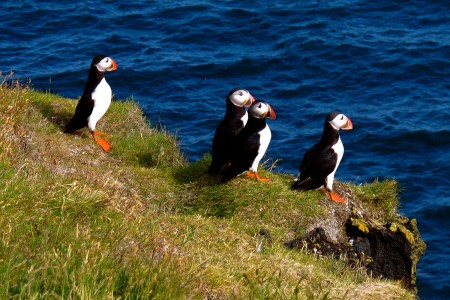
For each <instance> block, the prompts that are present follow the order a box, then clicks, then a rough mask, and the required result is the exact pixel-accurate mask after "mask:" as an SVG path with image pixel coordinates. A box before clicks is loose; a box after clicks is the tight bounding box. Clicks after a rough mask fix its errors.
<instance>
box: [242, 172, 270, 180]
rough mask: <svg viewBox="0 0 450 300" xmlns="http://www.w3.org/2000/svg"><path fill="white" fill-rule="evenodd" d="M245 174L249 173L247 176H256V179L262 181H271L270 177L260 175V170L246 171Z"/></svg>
mask: <svg viewBox="0 0 450 300" xmlns="http://www.w3.org/2000/svg"><path fill="white" fill-rule="evenodd" d="M245 175H247V177H255V178H256V180H258V181H262V182H268V181H270V179H269V178H264V177H261V176H259V174H258V172H255V173H252V172H246V173H245Z"/></svg>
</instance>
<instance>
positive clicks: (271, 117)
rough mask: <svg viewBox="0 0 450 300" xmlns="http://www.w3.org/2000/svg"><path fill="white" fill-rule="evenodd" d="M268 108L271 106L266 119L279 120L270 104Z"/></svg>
mask: <svg viewBox="0 0 450 300" xmlns="http://www.w3.org/2000/svg"><path fill="white" fill-rule="evenodd" d="M268 106H269V112H268V113H267V115H266V118H269V119H276V118H277V114H276V113H275V110H274V109H273V108H272V106H270V105H269V104H268Z"/></svg>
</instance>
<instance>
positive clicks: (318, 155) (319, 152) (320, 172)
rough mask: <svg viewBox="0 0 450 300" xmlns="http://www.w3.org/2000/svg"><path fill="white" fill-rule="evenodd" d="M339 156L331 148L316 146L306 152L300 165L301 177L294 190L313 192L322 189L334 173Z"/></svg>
mask: <svg viewBox="0 0 450 300" xmlns="http://www.w3.org/2000/svg"><path fill="white" fill-rule="evenodd" d="M336 162H337V154H336V153H335V152H334V150H333V149H331V148H330V147H323V145H321V144H316V145H314V146H313V147H312V148H311V149H309V150H308V151H306V153H305V155H304V157H303V160H302V163H301V165H300V177H299V178H298V180H297V181H296V182H294V184H293V185H292V188H293V189H299V190H312V189H317V188H320V187H321V186H322V185H324V183H325V179H326V177H327V176H328V175H329V174H330V173H331V172H333V170H334V168H335V166H336Z"/></svg>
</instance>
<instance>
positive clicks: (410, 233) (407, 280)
mask: <svg viewBox="0 0 450 300" xmlns="http://www.w3.org/2000/svg"><path fill="white" fill-rule="evenodd" d="M348 212H350V213H348ZM340 215H341V216H342V214H340ZM343 215H345V216H346V217H348V218H347V219H346V220H345V221H344V220H339V221H337V219H335V220H334V221H333V222H331V223H333V224H334V225H333V228H331V231H330V232H331V234H330V233H329V232H328V229H329V228H327V227H326V226H325V227H316V228H313V229H312V230H310V231H309V232H308V233H307V234H306V235H304V236H301V237H298V238H296V239H294V240H291V241H288V242H286V243H285V245H286V246H287V247H289V248H291V249H302V250H307V251H308V252H310V253H312V254H315V255H319V256H331V257H333V258H335V259H341V258H344V259H345V261H346V262H348V263H349V264H350V265H351V266H355V267H356V266H365V268H366V270H367V272H368V274H369V275H372V276H375V277H379V278H385V279H393V280H400V281H401V282H403V283H404V285H405V287H407V288H410V289H412V290H414V291H415V292H417V290H416V287H415V284H416V264H417V262H418V260H419V258H420V256H422V255H423V254H424V252H425V247H426V246H425V243H424V242H423V240H422V238H421V236H420V233H419V231H418V229H417V224H416V220H415V219H412V220H409V219H407V218H405V217H401V216H399V217H398V218H397V220H396V221H395V222H392V223H388V224H384V225H373V224H372V223H374V222H372V221H371V220H365V219H364V218H363V217H362V216H361V215H359V214H356V210H355V209H354V208H348V210H347V212H346V213H345V214H343ZM336 223H340V225H341V227H342V228H344V230H342V232H343V234H342V235H339V236H337V235H336V232H337V229H336V228H335V225H336Z"/></svg>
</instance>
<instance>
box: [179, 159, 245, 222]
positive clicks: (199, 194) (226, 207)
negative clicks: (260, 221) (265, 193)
mask: <svg viewBox="0 0 450 300" xmlns="http://www.w3.org/2000/svg"><path fill="white" fill-rule="evenodd" d="M210 162H211V157H210V155H208V154H207V155H205V156H204V157H203V158H201V159H200V160H198V161H196V162H194V163H191V164H189V165H187V166H184V167H181V168H178V169H176V170H175V171H174V173H173V178H174V179H175V181H176V182H177V183H178V184H180V185H181V186H183V187H184V188H185V189H187V190H188V192H189V194H190V196H189V197H186V199H185V200H184V201H183V203H182V206H183V210H184V211H185V213H186V214H198V213H200V214H202V215H206V216H214V217H219V218H228V217H232V216H233V215H234V214H235V213H236V212H237V211H238V210H239V209H240V208H242V207H243V206H246V205H247V197H240V193H241V192H242V191H241V187H240V185H241V184H237V185H233V184H224V183H223V182H222V181H221V176H217V175H211V174H209V173H208V168H209V164H210Z"/></svg>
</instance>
